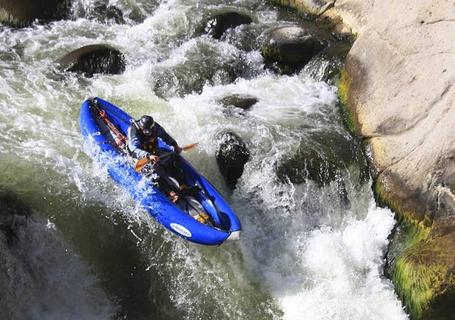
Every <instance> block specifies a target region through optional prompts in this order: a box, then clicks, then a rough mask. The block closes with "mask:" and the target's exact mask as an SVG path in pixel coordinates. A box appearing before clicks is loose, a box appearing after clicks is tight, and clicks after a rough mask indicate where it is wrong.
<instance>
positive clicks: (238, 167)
mask: <svg viewBox="0 0 455 320" xmlns="http://www.w3.org/2000/svg"><path fill="white" fill-rule="evenodd" d="M216 139H217V140H219V141H220V143H219V147H218V150H217V151H216V154H215V156H216V162H217V164H218V168H219V170H220V172H221V174H222V175H223V177H224V179H225V181H226V184H227V185H228V186H229V187H230V188H234V187H235V185H236V184H237V181H238V179H239V178H240V177H241V176H242V174H243V169H244V167H245V163H247V162H248V160H249V159H250V151H249V150H248V148H247V147H246V144H245V143H244V142H243V140H242V139H241V138H240V137H239V136H238V135H237V134H235V133H234V132H232V131H222V132H219V133H218V134H217V135H216Z"/></svg>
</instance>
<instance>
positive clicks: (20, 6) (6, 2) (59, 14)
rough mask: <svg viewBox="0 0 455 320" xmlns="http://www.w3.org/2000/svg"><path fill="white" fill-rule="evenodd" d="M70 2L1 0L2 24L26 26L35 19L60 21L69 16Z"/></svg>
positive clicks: (67, 0) (56, 0)
mask: <svg viewBox="0 0 455 320" xmlns="http://www.w3.org/2000/svg"><path fill="white" fill-rule="evenodd" d="M70 3H71V2H70V1H69V0H0V22H2V23H6V24H11V25H16V26H20V25H26V24H28V23H30V22H32V21H33V20H35V19H39V20H48V21H50V20H60V19H63V18H64V17H65V16H67V15H68V11H69V8H70Z"/></svg>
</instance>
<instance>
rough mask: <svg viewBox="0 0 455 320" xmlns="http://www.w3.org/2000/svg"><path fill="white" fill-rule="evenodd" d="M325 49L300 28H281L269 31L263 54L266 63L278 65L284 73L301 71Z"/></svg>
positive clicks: (266, 35)
mask: <svg viewBox="0 0 455 320" xmlns="http://www.w3.org/2000/svg"><path fill="white" fill-rule="evenodd" d="M323 48H324V44H323V42H322V41H321V40H319V39H318V38H317V37H316V36H315V35H313V34H311V33H310V32H309V31H308V30H306V29H305V28H303V27H300V26H281V27H277V28H274V29H272V30H268V31H267V32H266V34H265V41H264V43H263V45H262V46H261V53H262V55H263V56H264V59H265V61H266V63H269V64H270V63H278V64H279V68H280V69H281V70H282V72H284V73H290V72H293V71H298V70H300V69H301V68H302V67H303V66H304V65H305V64H306V63H308V61H310V59H311V58H313V57H314V56H315V55H316V54H317V53H319V52H320V51H321V50H322V49H323Z"/></svg>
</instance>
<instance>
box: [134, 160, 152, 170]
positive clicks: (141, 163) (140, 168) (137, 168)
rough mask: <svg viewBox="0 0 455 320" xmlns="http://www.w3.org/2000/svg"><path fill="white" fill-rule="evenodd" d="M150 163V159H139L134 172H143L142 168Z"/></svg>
mask: <svg viewBox="0 0 455 320" xmlns="http://www.w3.org/2000/svg"><path fill="white" fill-rule="evenodd" d="M149 162H150V159H149V158H142V159H139V160H138V161H137V162H136V166H135V167H134V170H136V172H141V170H142V168H143V167H144V166H145V165H146V164H147V163H149Z"/></svg>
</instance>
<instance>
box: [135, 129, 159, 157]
mask: <svg viewBox="0 0 455 320" xmlns="http://www.w3.org/2000/svg"><path fill="white" fill-rule="evenodd" d="M133 123H134V126H135V127H136V129H137V132H138V133H139V135H140V136H141V141H142V143H141V149H142V150H145V151H148V152H150V153H151V154H156V145H157V138H158V137H157V134H156V130H155V128H152V135H151V136H146V135H144V134H143V133H142V130H141V129H140V127H139V124H138V123H137V121H134V122H133Z"/></svg>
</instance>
